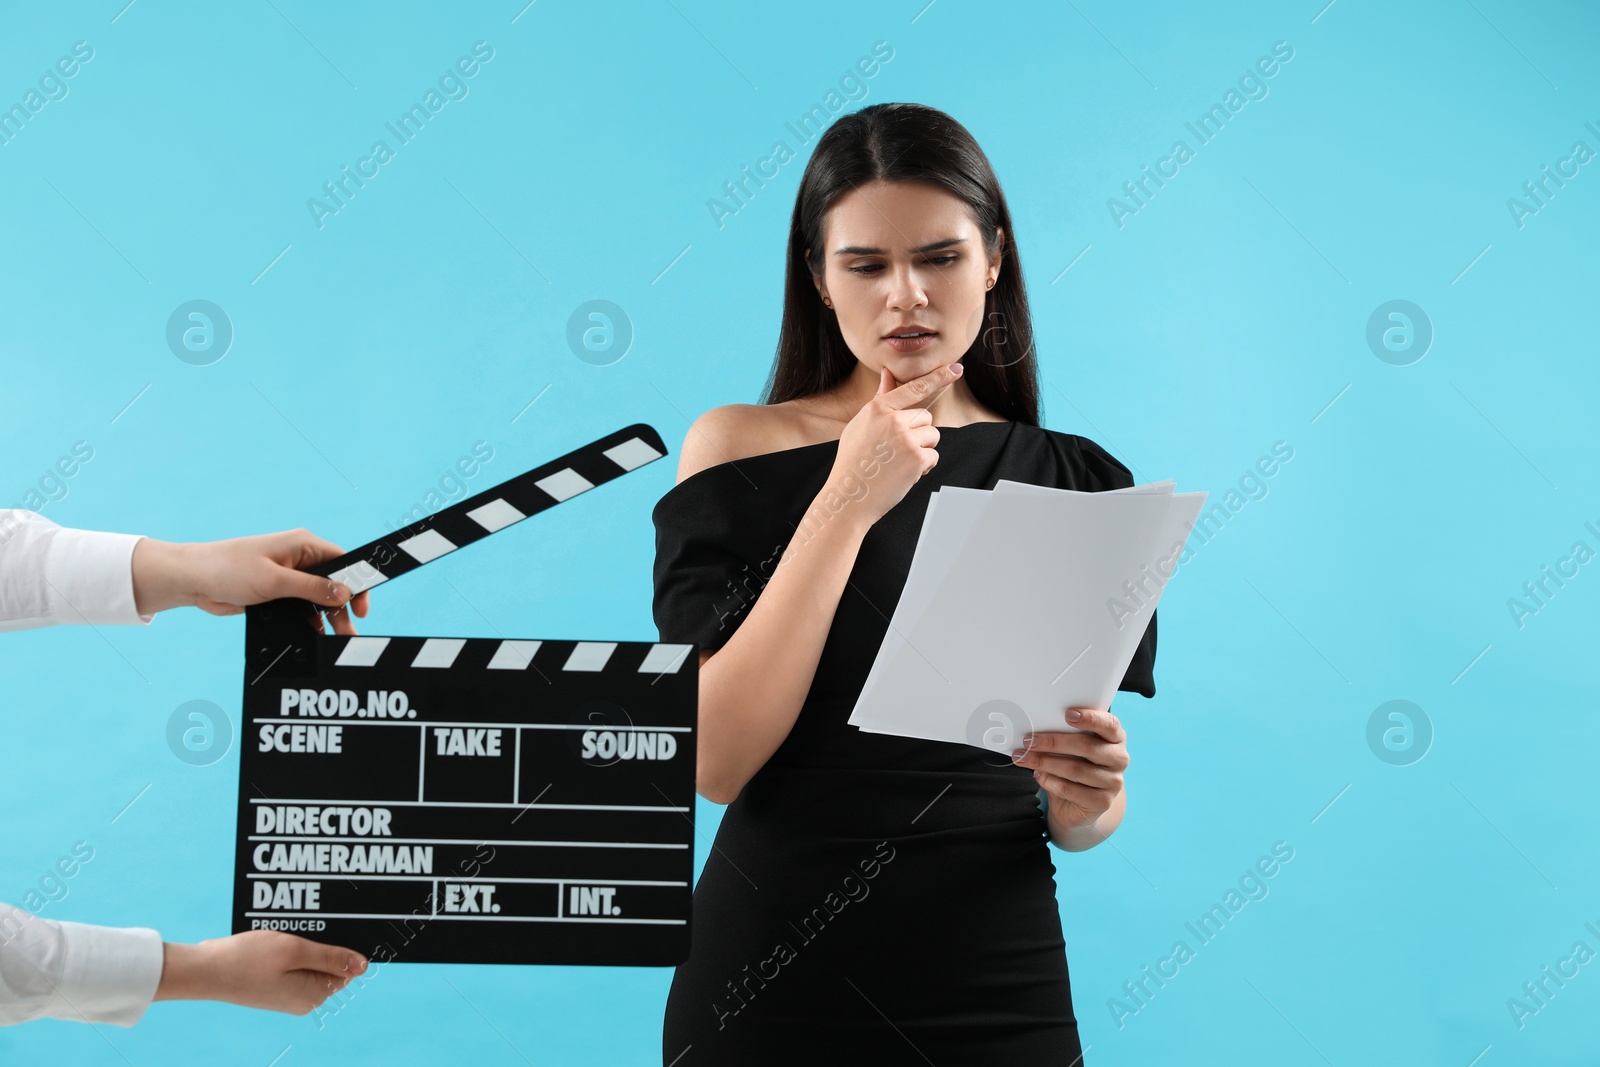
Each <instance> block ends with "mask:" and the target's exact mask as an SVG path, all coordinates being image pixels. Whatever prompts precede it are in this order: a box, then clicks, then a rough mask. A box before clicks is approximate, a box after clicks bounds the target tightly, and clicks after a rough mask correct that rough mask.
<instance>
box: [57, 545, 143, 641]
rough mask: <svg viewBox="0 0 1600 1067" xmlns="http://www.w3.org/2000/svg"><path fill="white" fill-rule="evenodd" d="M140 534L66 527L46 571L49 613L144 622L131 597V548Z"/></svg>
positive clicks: (71, 618)
mask: <svg viewBox="0 0 1600 1067" xmlns="http://www.w3.org/2000/svg"><path fill="white" fill-rule="evenodd" d="M138 542H139V536H138V535H137V534H121V533H101V532H99V531H96V530H73V529H66V528H62V529H59V530H56V531H55V536H54V537H53V538H51V541H50V552H49V555H48V556H47V557H46V560H45V569H44V575H45V580H46V581H47V582H49V583H50V585H49V594H48V595H49V598H50V617H51V618H52V619H53V620H55V621H56V622H60V623H95V624H101V625H123V626H140V625H146V624H148V623H149V622H150V620H151V619H153V618H154V617H155V616H154V614H150V615H141V614H139V611H138V608H137V607H136V606H135V603H134V598H133V546H134V545H135V544H137V543H138Z"/></svg>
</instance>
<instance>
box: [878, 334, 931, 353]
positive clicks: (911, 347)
mask: <svg viewBox="0 0 1600 1067" xmlns="http://www.w3.org/2000/svg"><path fill="white" fill-rule="evenodd" d="M938 339H939V335H938V334H937V333H934V332H928V333H923V334H921V335H919V336H917V337H892V336H891V337H885V338H884V339H883V340H884V343H885V344H887V345H888V346H889V347H890V348H892V349H894V350H895V351H896V352H918V351H921V350H922V349H924V348H926V347H928V346H929V345H931V344H933V342H935V341H937V340H938Z"/></svg>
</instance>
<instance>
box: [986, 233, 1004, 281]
mask: <svg viewBox="0 0 1600 1067" xmlns="http://www.w3.org/2000/svg"><path fill="white" fill-rule="evenodd" d="M994 233H995V244H994V255H993V256H992V257H990V259H989V276H990V277H991V278H993V279H994V280H995V281H996V282H998V281H999V280H1000V264H1001V262H1002V261H1003V260H1004V259H1005V251H1006V231H1005V230H1004V229H1003V228H1001V227H999V226H996V227H995V231H994Z"/></svg>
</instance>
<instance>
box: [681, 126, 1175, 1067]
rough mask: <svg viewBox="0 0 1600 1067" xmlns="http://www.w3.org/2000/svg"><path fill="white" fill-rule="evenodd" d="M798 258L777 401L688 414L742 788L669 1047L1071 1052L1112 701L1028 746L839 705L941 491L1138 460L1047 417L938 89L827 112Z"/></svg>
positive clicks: (1110, 759) (976, 173)
mask: <svg viewBox="0 0 1600 1067" xmlns="http://www.w3.org/2000/svg"><path fill="white" fill-rule="evenodd" d="M787 272H788V277H787V280H786V283H785V291H784V308H783V325H782V328H781V333H780V336H779V341H778V354H777V360H776V363H775V365H774V367H773V372H772V376H771V379H770V381H769V383H768V387H767V395H766V398H765V401H764V402H763V403H762V404H758V405H743V404H735V405H730V406H728V407H722V408H716V409H714V410H712V411H709V412H707V413H706V414H704V415H702V416H701V417H700V418H699V419H697V420H696V421H695V423H694V425H693V426H692V427H691V428H690V430H689V433H688V436H687V439H686V440H685V442H684V446H683V451H682V453H681V456H680V460H679V472H678V484H677V485H675V486H674V487H673V488H672V489H671V490H670V491H668V493H667V494H666V495H665V496H664V497H662V498H661V500H660V502H659V503H657V505H656V507H655V510H654V512H653V516H652V517H653V519H654V521H655V525H656V560H655V573H654V579H655V598H654V614H655V620H656V624H657V626H658V628H659V629H660V632H661V639H662V640H663V641H673V642H693V643H695V644H697V645H698V646H699V648H700V720H699V721H700V726H699V744H698V748H697V755H698V760H699V763H698V768H699V769H698V782H697V789H698V791H699V793H700V795H702V796H704V797H706V798H707V799H708V800H712V801H715V802H717V803H720V804H727V805H728V809H727V811H726V812H725V813H724V816H723V819H722V823H721V826H720V828H719V829H718V831H717V835H716V840H715V842H714V845H713V848H712V852H711V855H710V857H709V859H708V860H707V861H706V865H705V869H704V871H703V873H702V875H701V878H700V881H699V884H698V886H697V887H696V889H695V893H694V910H693V947H692V950H691V954H690V957H689V959H688V961H687V962H685V963H684V964H683V965H681V966H680V967H679V968H678V969H677V972H676V974H675V975H674V978H673V983H672V989H671V993H670V994H669V996H668V1000H667V1008H666V1022H665V1030H664V1034H663V1041H662V1053H663V1058H664V1061H665V1062H668V1063H674V1064H676V1065H677V1067H694V1065H698V1064H747V1063H754V1062H783V1063H789V1062H795V1063H838V1062H852V1063H856V1062H861V1063H867V1062H871V1063H874V1064H889V1063H902V1062H905V1063H925V1062H937V1063H940V1064H947V1063H984V1064H993V1063H1011V1062H1030V1063H1051V1064H1063V1065H1065V1064H1072V1063H1079V1062H1081V1050H1080V1045H1079V1038H1078V1031H1077V1023H1076V1019H1075V1017H1074V1015H1073V1009H1072V995H1071V988H1070V985H1069V982H1068V976H1067V961H1066V953H1065V944H1064V942H1063V939H1062V932H1061V921H1060V912H1059V908H1058V906H1057V903H1056V885H1055V879H1054V871H1055V868H1054V865H1053V864H1052V862H1051V857H1050V852H1049V846H1048V843H1050V842H1053V843H1054V844H1055V845H1056V846H1057V847H1059V848H1061V849H1064V850H1067V851H1080V850H1082V849H1086V848H1091V847H1093V846H1094V845H1096V844H1098V843H1099V842H1101V841H1103V840H1105V838H1106V836H1107V835H1109V834H1110V833H1111V832H1112V831H1113V830H1115V829H1116V827H1117V824H1118V823H1119V822H1120V821H1121V818H1122V812H1123V782H1122V772H1123V770H1124V769H1125V768H1126V767H1127V765H1128V753H1127V748H1126V745H1125V735H1124V733H1123V730H1122V727H1121V725H1120V723H1119V722H1118V721H1117V719H1116V717H1115V716H1113V715H1111V714H1110V712H1109V709H1067V708H1063V709H1061V714H1062V717H1063V718H1062V722H1063V723H1068V722H1070V723H1071V724H1072V725H1074V726H1076V727H1079V728H1081V730H1082V731H1083V732H1080V733H1063V732H1053V733H1040V734H1038V735H1037V737H1036V738H1035V737H1029V738H1025V739H1023V744H1022V746H1021V747H1019V748H1018V750H1017V752H1016V754H1015V756H1014V762H1002V761H997V760H995V758H994V757H993V755H992V754H991V753H989V752H986V751H984V750H982V749H979V748H976V747H968V746H964V745H953V744H948V743H943V742H937V741H922V740H914V739H909V738H903V737H894V736H888V735H883V734H871V733H863V732H861V731H859V730H857V729H856V728H855V727H853V726H850V725H849V724H848V723H847V721H846V720H847V719H848V718H849V715H850V712H851V709H852V708H853V706H854V704H855V701H856V697H857V695H858V694H859V693H860V691H861V687H862V685H863V683H864V682H865V681H866V677H867V672H868V671H869V669H870V668H871V666H872V662H873V659H874V657H875V656H876V654H877V651H878V647H879V645H880V644H881V642H882V640H883V637H884V635H885V633H887V631H888V627H889V620H890V618H891V617H892V615H893V613H894V608H895V604H896V602H897V601H898V599H899V597H900V593H901V589H902V587H903V585H904V583H905V579H906V573H907V570H908V569H909V567H910V563H911V558H912V555H913V553H914V551H915V548H916V543H917V538H918V535H919V533H920V530H921V527H922V520H923V515H924V513H925V512H926V510H927V506H928V497H929V494H930V493H932V492H933V490H935V489H937V488H938V487H939V486H941V485H948V486H967V487H974V488H981V489H990V488H993V487H994V484H995V482H996V481H997V480H999V479H1001V478H1007V479H1012V480H1015V481H1024V482H1030V483H1033V484H1036V485H1047V486H1053V487H1057V488H1062V489H1078V490H1086V491H1101V490H1106V489H1113V488H1121V487H1124V486H1128V485H1131V484H1133V479H1132V476H1131V475H1130V474H1129V472H1128V470H1127V468H1125V467H1124V466H1123V465H1122V464H1120V463H1118V462H1117V461H1116V460H1115V459H1113V458H1112V457H1111V456H1110V455H1109V454H1108V453H1106V452H1105V451H1104V450H1103V449H1101V448H1100V447H1099V446H1098V445H1096V444H1095V443H1094V442H1092V441H1090V440H1088V439H1086V438H1083V437H1078V436H1074V435H1071V434H1063V433H1057V432H1055V431H1052V430H1046V429H1043V428H1042V427H1040V426H1039V413H1038V386H1037V369H1036V366H1035V360H1034V354H1033V344H1032V339H1033V331H1032V328H1031V324H1030V321H1029V316H1028V303H1027V297H1026V295H1025V292H1024V289H1023V283H1022V270H1021V265H1020V262H1019V260H1018V257H1017V241H1016V237H1015V234H1014V232H1013V230H1012V226H1011V216H1010V213H1009V211H1008V210H1007V207H1006V202H1005V197H1004V196H1003V195H1002V193H1001V191H1000V184H999V181H998V180H997V179H996V178H995V175H994V172H993V170H992V168H991V167H990V165H989V161H988V159H987V158H986V157H985V156H984V154H983V152H982V150H980V149H979V147H978V145H977V143H976V142H975V141H974V140H973V139H972V136H971V134H969V133H968V132H967V130H966V129H965V128H964V127H963V126H962V125H961V124H960V123H958V122H956V121H955V120H954V119H952V118H950V117H949V116H948V115H946V114H944V113H943V112H940V111H936V110H934V109H932V108H927V107H922V106H919V105H914V104H875V105H873V106H871V107H867V108H864V109H862V110H861V111H859V112H855V113H854V114H851V115H846V116H843V117H841V118H840V119H838V120H837V121H836V122H835V123H834V124H833V126H832V127H830V128H829V129H828V131H827V132H826V133H825V134H824V135H823V136H822V138H821V139H820V140H819V141H818V143H817V147H816V151H815V153H814V154H813V156H812V158H811V160H810V162H809V163H808V164H807V166H806V171H805V174H804V176H803V177H802V178H801V181H800V190H799V194H798V197H797V200H796V203H795V209H794V217H793V220H792V222H791V224H790V229H789V248H788V260H787ZM1079 607H1080V606H1075V605H1063V606H1062V609H1063V610H1068V611H1070V610H1078V609H1079ZM1155 637H1156V627H1155V620H1154V617H1152V619H1151V622H1150V626H1149V629H1148V630H1147V632H1146V634H1145V636H1144V639H1143V642H1142V643H1141V645H1140V647H1139V650H1138V652H1137V653H1136V654H1135V656H1134V659H1133V662H1132V664H1131V665H1130V666H1129V668H1128V671H1127V674H1126V676H1125V677H1124V679H1123V681H1122V684H1121V686H1120V688H1122V689H1125V690H1130V691H1133V692H1138V693H1142V694H1144V695H1145V696H1153V695H1154V694H1155V681H1154V678H1153V675H1152V668H1153V666H1154V661H1155ZM930 666H932V665H930ZM934 669H937V668H934ZM945 669H947V670H960V669H961V664H959V663H953V664H949V665H948V666H945ZM997 763H999V764H1000V765H997ZM1042 800H1047V803H1042ZM1024 1057H1026V1059H1024Z"/></svg>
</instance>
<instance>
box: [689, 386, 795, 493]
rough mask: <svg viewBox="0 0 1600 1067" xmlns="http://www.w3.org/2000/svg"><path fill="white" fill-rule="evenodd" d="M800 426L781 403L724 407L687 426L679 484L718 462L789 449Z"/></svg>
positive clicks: (793, 414)
mask: <svg viewBox="0 0 1600 1067" xmlns="http://www.w3.org/2000/svg"><path fill="white" fill-rule="evenodd" d="M799 433H800V426H799V424H798V420H797V419H796V413H795V412H794V411H793V410H791V409H790V408H789V407H788V406H787V405H784V404H724V405H723V406H722V407H716V408H712V409H711V410H710V411H707V412H706V413H705V414H704V415H701V416H700V417H699V418H698V419H695V420H694V423H693V425H691V426H690V427H689V432H688V433H687V434H685V435H684V439H683V449H682V451H681V452H679V454H678V481H680V482H681V481H683V480H684V479H685V478H688V477H689V476H690V475H693V474H698V473H699V472H701V471H703V470H705V469H706V468H708V467H715V466H716V465H717V464H719V463H730V462H734V461H736V460H741V459H748V458H750V457H751V456H760V455H765V454H766V453H768V452H776V451H778V450H780V449H784V448H791V447H793V446H794V445H796V444H802V443H804V442H802V441H799V440H797V438H798V436H799Z"/></svg>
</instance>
